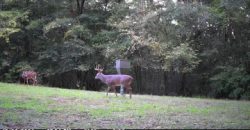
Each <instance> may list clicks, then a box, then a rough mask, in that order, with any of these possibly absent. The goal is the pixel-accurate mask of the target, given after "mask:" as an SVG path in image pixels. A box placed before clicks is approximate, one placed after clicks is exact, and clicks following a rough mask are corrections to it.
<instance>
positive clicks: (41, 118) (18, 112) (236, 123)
mask: <svg viewBox="0 0 250 130" xmlns="http://www.w3.org/2000/svg"><path fill="white" fill-rule="evenodd" d="M5 128H144V129H145V128H232V129H238V128H248V129H250V102H249V101H232V100H215V99H201V98H184V97H170V96H151V95H133V96H132V99H129V96H128V95H126V96H125V97H122V96H120V95H118V97H116V96H115V94H114V93H110V94H109V96H108V97H106V94H105V93H104V92H92V91H84V90H69V89H59V88H50V87H44V86H28V85H18V84H7V83H0V129H5Z"/></svg>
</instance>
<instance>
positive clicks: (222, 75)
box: [210, 66, 250, 99]
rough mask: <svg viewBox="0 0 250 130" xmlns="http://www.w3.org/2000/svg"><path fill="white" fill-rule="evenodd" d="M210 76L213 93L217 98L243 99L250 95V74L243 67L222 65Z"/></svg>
mask: <svg viewBox="0 0 250 130" xmlns="http://www.w3.org/2000/svg"><path fill="white" fill-rule="evenodd" d="M218 70H219V73H217V74H215V75H214V76H212V77H211V78H210V82H211V86H212V88H213V89H212V92H211V93H212V95H214V96H215V97H216V98H230V99H241V98H247V97H249V95H250V94H249V93H250V88H249V84H250V75H249V74H247V73H246V71H245V70H244V69H243V67H236V68H234V67H231V66H230V67H220V68H218Z"/></svg>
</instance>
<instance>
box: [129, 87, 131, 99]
mask: <svg viewBox="0 0 250 130" xmlns="http://www.w3.org/2000/svg"><path fill="white" fill-rule="evenodd" d="M128 91H129V98H130V99H131V98H132V88H131V87H130V88H128Z"/></svg>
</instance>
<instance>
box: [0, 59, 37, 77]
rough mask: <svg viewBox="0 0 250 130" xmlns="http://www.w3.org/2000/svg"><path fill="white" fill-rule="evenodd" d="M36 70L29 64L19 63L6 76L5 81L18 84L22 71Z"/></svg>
mask: <svg viewBox="0 0 250 130" xmlns="http://www.w3.org/2000/svg"><path fill="white" fill-rule="evenodd" d="M25 70H34V69H33V68H32V67H31V66H30V65H29V64H28V63H27V62H19V63H17V64H16V65H15V66H13V67H12V68H11V69H10V71H9V72H8V73H6V74H5V75H4V81H6V82H17V81H18V79H19V76H20V74H21V72H22V71H25Z"/></svg>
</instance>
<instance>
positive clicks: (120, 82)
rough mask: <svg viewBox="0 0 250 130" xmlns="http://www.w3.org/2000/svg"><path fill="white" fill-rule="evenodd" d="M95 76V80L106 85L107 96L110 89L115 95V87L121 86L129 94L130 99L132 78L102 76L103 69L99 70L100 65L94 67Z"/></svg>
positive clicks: (114, 75) (116, 75)
mask: <svg viewBox="0 0 250 130" xmlns="http://www.w3.org/2000/svg"><path fill="white" fill-rule="evenodd" d="M95 70H96V71H97V74H96V76H95V79H100V80H101V81H102V82H103V83H105V84H107V86H108V89H107V94H106V95H107V96H108V92H109V91H110V89H112V90H113V91H114V92H115V95H116V96H117V93H116V89H115V88H116V87H118V86H123V87H124V88H125V89H126V92H129V97H130V98H132V87H131V84H132V82H133V77H131V76H130V75H125V74H113V75H105V74H103V73H102V72H103V68H100V65H98V66H96V67H95Z"/></svg>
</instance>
